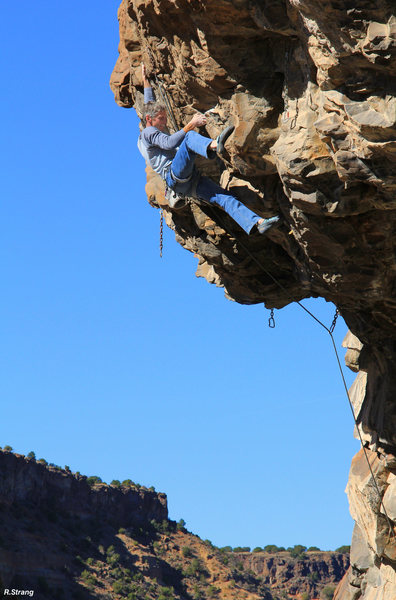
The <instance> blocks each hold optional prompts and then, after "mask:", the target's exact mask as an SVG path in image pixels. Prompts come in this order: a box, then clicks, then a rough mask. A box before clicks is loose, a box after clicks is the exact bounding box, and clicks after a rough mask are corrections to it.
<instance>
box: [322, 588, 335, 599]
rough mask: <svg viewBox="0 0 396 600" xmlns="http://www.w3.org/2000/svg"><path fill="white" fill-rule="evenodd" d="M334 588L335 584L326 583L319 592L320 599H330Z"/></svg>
mask: <svg viewBox="0 0 396 600" xmlns="http://www.w3.org/2000/svg"><path fill="white" fill-rule="evenodd" d="M335 589H336V586H335V585H326V586H325V587H324V588H323V589H322V591H321V592H320V600H332V598H333V595H334V591H335Z"/></svg>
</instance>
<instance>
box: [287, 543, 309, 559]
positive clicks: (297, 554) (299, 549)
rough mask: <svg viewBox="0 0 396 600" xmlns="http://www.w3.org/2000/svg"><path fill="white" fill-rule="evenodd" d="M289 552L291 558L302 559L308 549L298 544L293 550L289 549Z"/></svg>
mask: <svg viewBox="0 0 396 600" xmlns="http://www.w3.org/2000/svg"><path fill="white" fill-rule="evenodd" d="M287 550H288V552H289V554H290V556H292V557H293V558H302V557H303V556H304V554H305V552H306V550H307V548H306V546H303V545H302V544H296V545H295V546H293V548H288V549H287Z"/></svg>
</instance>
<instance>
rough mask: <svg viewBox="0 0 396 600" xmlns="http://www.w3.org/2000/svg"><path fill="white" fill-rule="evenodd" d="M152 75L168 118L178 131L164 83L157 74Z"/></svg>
mask: <svg viewBox="0 0 396 600" xmlns="http://www.w3.org/2000/svg"><path fill="white" fill-rule="evenodd" d="M153 77H154V81H155V83H156V87H157V89H158V92H159V95H160V96H161V101H162V103H163V104H164V106H165V107H166V110H167V112H168V115H169V118H170V120H171V121H172V126H173V128H174V130H175V131H178V129H180V128H179V127H178V125H177V121H176V117H175V113H174V112H173V109H172V105H171V102H170V101H169V97H168V94H167V92H166V90H165V88H164V85H163V83H162V81H161V80H160V78H159V76H158V75H156V74H154V75H153Z"/></svg>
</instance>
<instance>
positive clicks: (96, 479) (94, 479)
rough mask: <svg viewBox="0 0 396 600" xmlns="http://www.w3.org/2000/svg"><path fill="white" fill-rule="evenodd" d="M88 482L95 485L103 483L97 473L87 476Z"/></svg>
mask: <svg viewBox="0 0 396 600" xmlns="http://www.w3.org/2000/svg"><path fill="white" fill-rule="evenodd" d="M87 483H88V485H95V483H102V480H101V478H100V477H98V476H97V475H91V476H90V477H87Z"/></svg>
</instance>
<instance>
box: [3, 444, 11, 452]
mask: <svg viewBox="0 0 396 600" xmlns="http://www.w3.org/2000/svg"><path fill="white" fill-rule="evenodd" d="M3 450H5V451H6V452H12V450H13V448H12V446H8V445H7V446H4V448H3Z"/></svg>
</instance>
